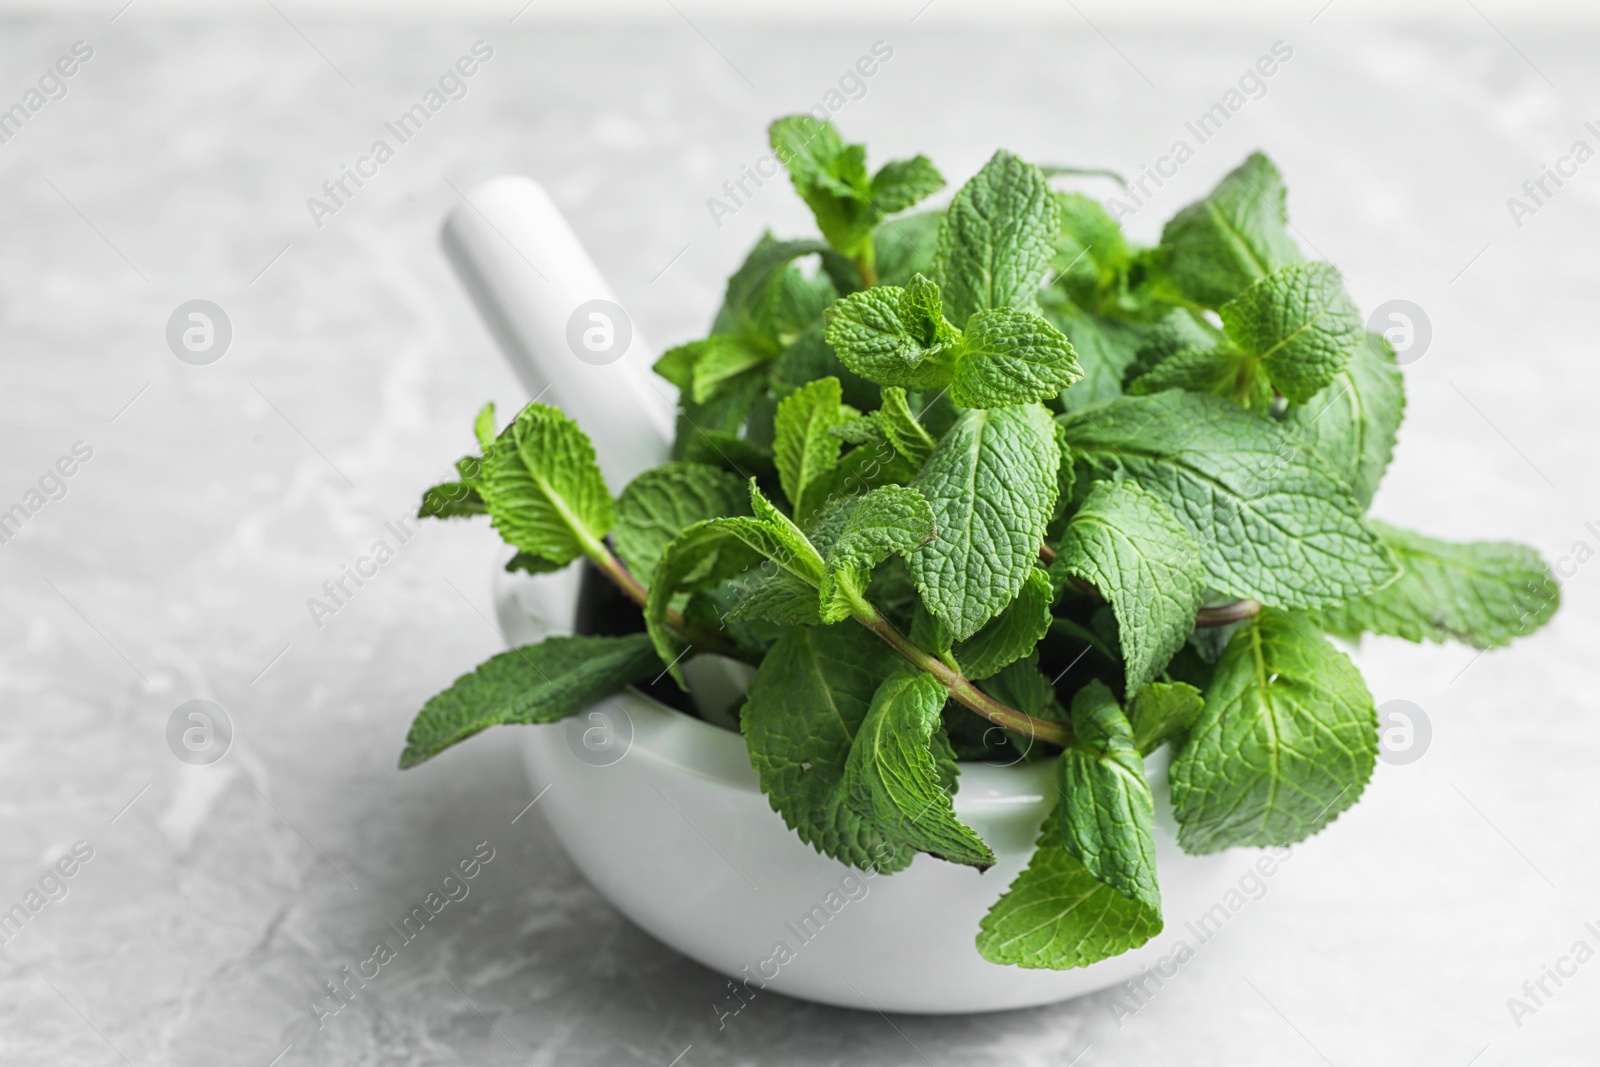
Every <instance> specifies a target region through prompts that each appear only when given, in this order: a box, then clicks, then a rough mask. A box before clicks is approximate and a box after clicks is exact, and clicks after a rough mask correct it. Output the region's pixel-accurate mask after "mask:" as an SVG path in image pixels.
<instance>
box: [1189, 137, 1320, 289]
mask: <svg viewBox="0 0 1600 1067" xmlns="http://www.w3.org/2000/svg"><path fill="white" fill-rule="evenodd" d="M1285 198H1286V192H1285V190H1284V187H1283V179H1282V178H1281V177H1280V176H1279V174H1278V169H1277V168H1276V167H1274V166H1273V165H1272V162H1271V161H1270V160H1268V159H1267V157H1266V156H1264V155H1262V154H1261V153H1260V152H1256V153H1253V154H1252V155H1251V156H1250V158H1249V159H1246V160H1245V161H1244V163H1242V164H1241V165H1240V166H1239V167H1238V169H1236V170H1234V171H1233V172H1232V173H1231V174H1229V175H1228V176H1227V177H1225V178H1223V179H1222V181H1221V182H1219V183H1218V184H1217V187H1216V188H1215V189H1213V190H1211V193H1210V195H1209V196H1207V197H1206V198H1205V199H1204V200H1200V201H1197V202H1196V203H1193V204H1190V205H1189V206H1188V207H1186V208H1184V209H1183V210H1182V211H1180V212H1178V213H1177V214H1176V215H1174V216H1173V218H1172V221H1170V222H1168V223H1167V225H1166V227H1165V228H1164V229H1163V230H1162V231H1161V250H1162V254H1163V257H1164V259H1165V264H1166V273H1167V276H1168V278H1169V279H1170V280H1171V282H1172V285H1173V286H1174V287H1175V288H1176V289H1177V290H1178V292H1179V293H1181V294H1182V295H1183V296H1184V297H1185V298H1187V299H1189V300H1192V301H1194V302H1195V303H1197V304H1201V305H1203V306H1205V307H1221V306H1222V305H1223V304H1225V303H1227V302H1228V301H1229V300H1231V299H1233V297H1235V296H1237V295H1238V294H1239V293H1242V292H1243V291H1244V290H1246V289H1248V288H1249V287H1250V286H1251V284H1253V283H1254V282H1255V281H1256V280H1257V279H1259V278H1264V277H1266V276H1267V275H1268V274H1271V273H1272V272H1273V271H1275V270H1277V269H1278V268H1279V267H1282V266H1285V265H1287V264H1289V263H1295V262H1298V261H1299V259H1300V250H1299V249H1298V248H1296V247H1295V244H1294V241H1293V240H1292V239H1291V238H1290V237H1289V231H1288V226H1287V222H1286V219H1287V209H1286V208H1285V206H1284V201H1285Z"/></svg>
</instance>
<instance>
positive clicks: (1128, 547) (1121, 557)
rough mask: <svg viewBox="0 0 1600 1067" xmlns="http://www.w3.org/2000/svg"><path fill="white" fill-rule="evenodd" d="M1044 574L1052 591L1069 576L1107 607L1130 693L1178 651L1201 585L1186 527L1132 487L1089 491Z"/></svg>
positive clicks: (1107, 485)
mask: <svg viewBox="0 0 1600 1067" xmlns="http://www.w3.org/2000/svg"><path fill="white" fill-rule="evenodd" d="M1050 571H1051V576H1052V578H1053V579H1054V580H1055V583H1056V587H1057V588H1059V587H1061V586H1062V585H1064V584H1065V583H1066V580H1067V577H1068V576H1069V575H1073V576H1076V577H1078V578H1082V579H1083V580H1084V581H1086V582H1088V583H1089V584H1090V585H1093V586H1094V587H1095V588H1096V589H1098V590H1099V591H1100V594H1101V595H1102V596H1104V597H1105V598H1106V600H1107V601H1108V602H1109V603H1110V604H1111V609H1112V611H1113V612H1115V614H1116V617H1117V632H1118V634H1119V636H1120V638H1121V642H1122V653H1123V657H1124V659H1125V660H1126V664H1127V667H1126V669H1127V691H1128V692H1130V693H1135V692H1138V690H1139V687H1140V686H1142V685H1144V684H1145V683H1146V682H1148V681H1150V680H1151V679H1152V678H1154V677H1155V676H1156V674H1157V673H1158V672H1159V671H1160V670H1161V668H1162V667H1164V666H1165V665H1166V662H1167V661H1168V660H1169V659H1171V658H1172V656H1173V653H1175V652H1177V651H1178V649H1180V648H1182V647H1183V643H1184V641H1186V640H1187V639H1188V637H1189V632H1190V631H1191V630H1193V629H1194V613H1195V611H1196V610H1197V609H1198V608H1199V607H1200V602H1201V598H1202V596H1203V593H1204V586H1205V565H1204V564H1203V563H1202V562H1201V559H1200V546H1199V545H1198V544H1197V543H1196V542H1195V539H1194V536H1193V535H1192V534H1191V533H1190V532H1189V528H1188V527H1187V526H1185V525H1184V524H1183V523H1182V522H1181V521H1179V519H1178V517H1177V516H1176V515H1174V514H1173V513H1172V509H1171V508H1169V507H1167V505H1166V504H1164V503H1162V501H1161V498H1160V497H1158V496H1156V495H1155V494H1154V493H1151V492H1150V491H1149V490H1147V489H1142V488H1140V487H1139V486H1138V484H1137V483H1134V482H1100V483H1098V484H1096V485H1095V486H1094V488H1093V489H1091V490H1090V491H1089V495H1088V496H1087V497H1086V498H1085V499H1084V502H1083V504H1082V506H1080V507H1079V508H1078V511H1077V513H1076V514H1074V515H1073V516H1072V520H1071V522H1069V523H1068V524H1067V530H1066V533H1064V534H1063V535H1062V538H1061V546H1060V548H1059V549H1058V550H1057V554H1056V561H1055V563H1053V564H1052V565H1051V567H1050Z"/></svg>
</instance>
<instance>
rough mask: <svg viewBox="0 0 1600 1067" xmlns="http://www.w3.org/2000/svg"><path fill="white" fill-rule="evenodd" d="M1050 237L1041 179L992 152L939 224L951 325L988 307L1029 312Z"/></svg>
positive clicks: (1050, 216)
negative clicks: (991, 155)
mask: <svg viewBox="0 0 1600 1067" xmlns="http://www.w3.org/2000/svg"><path fill="white" fill-rule="evenodd" d="M1055 232H1056V205H1055V200H1054V198H1053V197H1052V196H1051V194H1050V188H1049V186H1048V185H1047V184H1046V182H1045V177H1044V174H1043V173H1042V172H1041V171H1040V170H1039V168H1038V167H1036V166H1034V165H1033V164H1031V163H1024V162H1023V161H1022V160H1020V159H1018V158H1017V157H1016V156H1014V155H1012V154H1011V153H1009V152H1003V151H1002V152H996V153H995V154H994V156H993V157H991V158H990V160H989V162H988V163H986V164H984V167H983V169H982V170H980V171H978V173H977V174H975V175H973V177H972V179H971V180H970V181H968V182H967V184H965V185H963V186H962V187H961V191H960V192H958V193H956V196H955V199H954V200H953V201H951V204H950V207H949V208H948V209H947V210H946V211H945V216H944V222H943V224H942V225H941V226H940V227H939V248H938V253H937V259H936V262H937V264H938V265H937V268H936V272H935V277H936V279H937V280H938V282H939V286H940V288H941V290H942V291H943V292H944V300H945V306H946V307H947V308H948V309H949V311H948V314H949V317H950V319H951V321H952V322H965V321H967V319H969V318H971V317H972V316H973V315H975V314H977V313H978V312H980V311H983V310H986V309H988V308H997V307H1012V308H1021V309H1024V310H1026V309H1030V308H1032V307H1033V306H1034V301H1035V298H1036V295H1037V293H1038V289H1039V285H1040V283H1041V282H1042V281H1043V280H1044V271H1045V267H1046V266H1047V265H1048V264H1049V262H1050V256H1051V252H1052V250H1053V249H1052V245H1053V243H1054V239H1055ZM907 388H913V387H912V386H907Z"/></svg>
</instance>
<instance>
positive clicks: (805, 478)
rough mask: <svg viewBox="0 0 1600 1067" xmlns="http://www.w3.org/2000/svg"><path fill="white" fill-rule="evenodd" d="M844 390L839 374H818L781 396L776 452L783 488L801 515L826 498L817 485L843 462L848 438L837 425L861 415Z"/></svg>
mask: <svg viewBox="0 0 1600 1067" xmlns="http://www.w3.org/2000/svg"><path fill="white" fill-rule="evenodd" d="M842 396H843V393H842V392H841V390H840V387H839V379H837V378H819V379H817V380H816V381H814V382H810V383H808V384H806V385H803V386H801V387H800V388H799V389H797V390H795V391H794V392H793V393H790V394H789V395H788V396H786V397H784V398H783V399H782V400H781V401H779V402H778V412H777V416H776V418H775V419H774V423H773V425H774V430H775V437H774V440H773V445H772V452H773V458H774V460H776V462H777V465H778V480H779V481H780V482H781V483H782V485H783V491H784V494H785V495H786V496H788V498H789V502H790V503H791V504H793V505H794V513H795V517H796V518H798V519H800V520H802V521H804V519H805V518H806V517H807V516H808V515H810V514H811V513H812V512H813V511H815V510H816V508H817V506H818V505H819V504H820V503H821V500H819V499H817V495H816V492H815V487H817V486H819V485H821V484H822V480H823V478H824V477H825V476H826V475H827V474H828V473H830V472H831V471H832V470H833V469H834V468H835V467H837V466H838V465H839V450H840V448H841V447H842V445H843V442H842V441H841V440H840V439H839V437H837V436H836V435H835V434H834V433H833V432H832V431H833V430H834V429H835V428H837V427H840V426H843V425H845V424H846V423H848V422H849V421H850V420H851V419H854V418H856V417H857V416H858V415H859V412H857V411H856V409H855V408H853V407H850V406H849V405H847V404H845V403H844V402H843V400H842Z"/></svg>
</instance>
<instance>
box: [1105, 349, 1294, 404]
mask: <svg viewBox="0 0 1600 1067" xmlns="http://www.w3.org/2000/svg"><path fill="white" fill-rule="evenodd" d="M1168 389H1183V390H1185V391H1187V392H1191V393H1211V394H1212V395H1214V396H1223V397H1227V398H1228V399H1230V400H1232V401H1233V402H1234V403H1235V404H1238V405H1239V406H1240V407H1244V408H1249V409H1250V410H1251V411H1257V412H1261V413H1263V414H1265V413H1266V412H1267V411H1268V410H1269V409H1270V408H1271V407H1272V401H1273V396H1272V383H1271V381H1269V380H1268V379H1267V376H1266V375H1265V374H1263V373H1261V361H1260V360H1258V359H1256V357H1254V356H1252V355H1251V354H1250V353H1248V352H1244V351H1242V350H1240V349H1238V348H1236V347H1235V346H1233V345H1231V344H1222V345H1215V346H1212V347H1210V348H1185V349H1180V350H1179V351H1177V352H1174V353H1172V354H1171V355H1170V356H1167V357H1166V358H1165V359H1163V360H1162V361H1161V362H1159V363H1157V364H1156V365H1155V366H1154V367H1151V368H1150V369H1149V370H1148V371H1145V372H1144V373H1143V374H1141V375H1139V376H1138V377H1137V378H1135V379H1134V380H1133V381H1131V382H1129V383H1128V393H1129V395H1131V396H1149V395H1151V394H1153V393H1160V392H1165V391H1166V390H1168Z"/></svg>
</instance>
